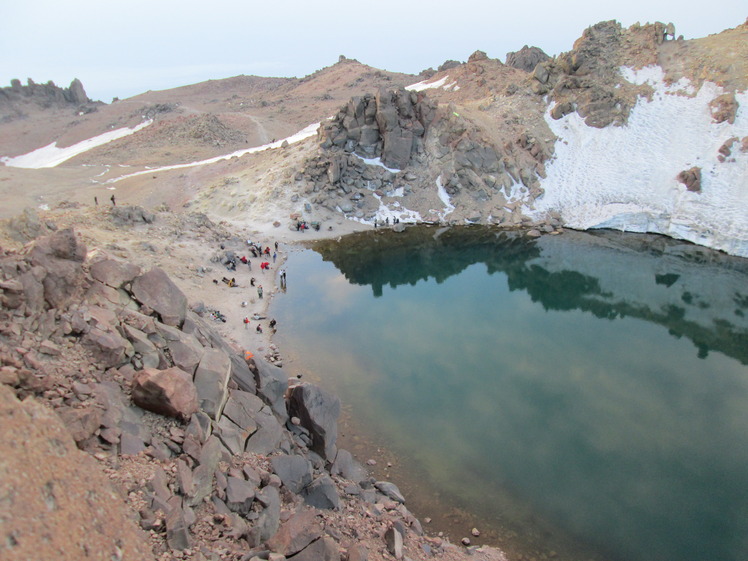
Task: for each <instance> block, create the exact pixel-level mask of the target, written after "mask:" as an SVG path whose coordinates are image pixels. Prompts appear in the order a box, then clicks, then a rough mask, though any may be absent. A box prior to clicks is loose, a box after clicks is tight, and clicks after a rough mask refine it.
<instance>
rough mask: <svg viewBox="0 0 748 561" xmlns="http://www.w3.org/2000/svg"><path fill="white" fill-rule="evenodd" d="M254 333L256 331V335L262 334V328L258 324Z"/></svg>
mask: <svg viewBox="0 0 748 561" xmlns="http://www.w3.org/2000/svg"><path fill="white" fill-rule="evenodd" d="M255 331H257V333H262V326H261V325H260V324H259V323H258V324H257V328H256V329H255Z"/></svg>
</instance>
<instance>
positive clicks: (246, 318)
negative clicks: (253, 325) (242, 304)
mask: <svg viewBox="0 0 748 561" xmlns="http://www.w3.org/2000/svg"><path fill="white" fill-rule="evenodd" d="M248 327H249V318H248V317H246V316H244V329H247V328H248Z"/></svg>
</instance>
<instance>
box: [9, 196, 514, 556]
mask: <svg viewBox="0 0 748 561" xmlns="http://www.w3.org/2000/svg"><path fill="white" fill-rule="evenodd" d="M5 226H6V227H5V230H4V235H5V239H4V240H3V241H2V242H1V243H0V245H2V249H0V271H2V273H1V278H0V382H2V384H0V419H1V420H0V427H2V428H0V457H2V458H3V461H2V464H0V471H2V477H1V478H0V498H1V500H0V531H1V533H2V536H3V539H2V540H0V557H2V558H3V559H9V560H15V559H19V560H20V559H29V558H35V559H52V558H55V559H162V560H170V559H196V560H218V559H227V560H244V561H250V560H255V559H273V560H276V561H281V560H283V559H295V560H298V561H303V560H320V559H329V560H338V559H348V560H364V559H369V560H379V559H392V558H395V559H403V558H405V559H432V558H437V559H446V560H453V561H456V560H459V559H466V558H467V557H470V558H471V559H486V560H500V559H505V556H504V555H503V554H502V553H501V552H500V551H499V550H496V549H493V548H488V547H476V546H470V545H469V544H467V543H466V544H463V545H453V544H451V543H450V542H449V541H448V540H446V539H443V538H442V537H439V536H430V535H428V534H427V533H426V532H424V529H423V526H422V524H421V522H419V520H418V519H417V518H416V517H415V516H414V515H413V514H412V513H411V512H410V511H409V510H408V507H407V501H406V498H405V497H403V496H402V494H401V493H400V490H399V489H398V488H397V486H396V484H395V483H393V482H390V481H383V480H377V479H376V478H373V477H371V476H370V474H369V473H367V470H366V469H365V468H364V467H363V466H362V464H361V463H360V462H359V461H358V460H357V459H356V458H354V457H353V455H352V454H351V453H350V452H348V451H346V450H344V449H342V448H339V447H338V445H337V432H338V416H339V412H340V402H339V400H338V399H337V397H335V396H334V395H332V394H330V393H329V392H327V391H325V390H324V389H322V388H320V387H318V386H316V385H314V384H311V383H309V382H307V381H304V380H301V379H299V378H296V377H295V376H293V375H292V374H291V373H289V372H286V371H285V370H283V368H281V367H280V365H281V364H282V360H281V359H280V356H281V355H280V353H279V352H278V349H277V348H275V347H274V346H273V344H272V339H271V335H272V329H271V327H270V325H269V319H270V318H267V315H266V314H267V306H268V303H269V301H270V299H272V296H273V294H274V293H275V292H276V290H278V287H279V284H278V278H279V277H278V274H277V273H278V269H279V268H280V267H281V264H282V261H283V259H284V258H285V255H286V254H287V251H288V250H289V249H290V248H291V247H293V242H294V241H295V240H298V239H300V235H299V234H298V232H292V231H291V230H288V229H287V228H284V227H279V228H277V229H276V230H274V231H272V232H257V231H252V230H249V229H247V230H246V231H240V232H237V231H235V229H229V227H228V225H227V224H214V223H212V222H211V221H210V220H208V219H207V217H205V216H204V215H197V214H191V215H190V214H188V215H177V214H173V213H170V212H168V211H166V210H162V211H160V212H156V213H155V214H153V213H149V212H146V211H143V210H142V209H139V208H137V207H123V208H109V209H99V208H95V209H86V208H65V207H64V205H63V206H62V207H61V208H58V209H56V210H54V211H51V212H49V213H48V214H47V215H45V216H43V217H39V216H38V215H36V214H35V213H34V212H26V213H25V214H24V215H23V216H21V217H18V218H16V219H14V220H11V221H9V222H8V224H6V225H5ZM325 226H326V227H325V228H323V229H321V231H320V232H319V233H318V235H320V236H334V235H341V234H343V233H346V232H347V231H350V230H351V229H354V228H357V227H361V226H360V225H357V224H356V223H352V222H343V221H342V220H341V222H339V223H335V224H329V225H328V224H326V225H325ZM331 227H332V228H331ZM314 234H316V233H313V232H308V233H307V234H303V235H305V236H307V237H306V238H305V239H310V238H311V236H313V235H314ZM248 240H249V241H251V242H252V243H255V244H257V245H259V246H261V247H270V248H271V249H270V251H271V255H272V253H273V252H277V255H276V258H275V259H273V258H272V257H270V258H269V259H268V261H270V263H271V266H270V269H269V270H260V266H259V265H260V259H254V258H251V257H250V263H251V267H252V268H251V270H250V268H249V266H248V265H245V264H243V263H241V261H240V262H238V264H237V270H236V271H229V270H228V269H227V268H226V266H225V263H226V261H227V259H231V258H232V257H237V258H238V257H241V256H242V255H249V245H248ZM276 242H277V243H278V246H277V249H276V246H275V244H276ZM223 277H227V278H233V279H234V280H235V281H236V285H237V286H236V287H230V286H229V285H228V284H226V283H224V282H223V281H222V278H223ZM252 277H254V278H255V286H254V287H252V286H251V285H250V280H251V278H252ZM259 284H262V285H263V294H262V296H260V294H259V292H258V291H257V290H256V289H257V285H259ZM244 317H248V318H250V323H249V324H245V323H244V322H243V318H244ZM258 326H260V328H261V329H262V331H261V332H260V331H259V330H258V329H257V327H258ZM279 328H282V326H279Z"/></svg>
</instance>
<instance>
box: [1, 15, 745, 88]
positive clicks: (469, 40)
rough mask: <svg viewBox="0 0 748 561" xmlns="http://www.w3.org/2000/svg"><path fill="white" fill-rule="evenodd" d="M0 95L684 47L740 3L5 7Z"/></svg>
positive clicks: (413, 69) (730, 18) (719, 24)
mask: <svg viewBox="0 0 748 561" xmlns="http://www.w3.org/2000/svg"><path fill="white" fill-rule="evenodd" d="M3 4H4V5H3V7H2V8H3V9H2V15H1V16H0V52H1V53H3V54H2V64H0V86H8V85H10V81H11V79H13V78H18V79H20V80H21V82H22V83H24V84H25V83H26V79H27V78H31V79H33V80H34V81H35V82H37V83H46V82H47V81H49V80H52V81H54V82H55V83H56V84H57V85H58V86H64V87H67V86H68V85H69V84H70V82H71V81H72V80H73V78H78V79H80V80H81V81H82V82H83V86H84V87H85V89H86V93H87V94H88V96H89V97H90V98H92V99H97V100H101V101H106V102H110V101H111V100H112V98H113V97H115V96H116V97H119V98H121V99H124V98H126V97H130V96H133V95H136V94H139V93H143V92H145V91H148V90H162V89H167V88H173V87H178V86H184V85H188V84H194V83H197V82H202V81H204V80H209V79H217V78H227V77H230V76H236V75H239V74H247V75H258V76H286V77H292V76H296V77H298V78H301V77H303V76H306V75H308V74H311V73H313V72H314V71H316V70H319V69H321V68H324V67H325V66H330V65H332V64H334V63H335V62H337V60H338V56H339V55H341V54H342V55H345V56H346V57H348V58H355V59H357V60H358V61H360V62H362V63H364V64H368V65H370V66H373V67H376V68H380V69H383V70H390V71H397V72H407V73H412V74H417V73H419V72H420V71H421V70H423V69H425V68H429V67H433V68H436V67H438V66H439V65H440V64H441V63H442V62H444V61H445V60H449V59H453V60H459V61H465V60H467V58H468V57H469V56H470V54H471V53H473V52H474V51H476V50H478V49H480V50H482V51H485V52H486V53H487V54H488V56H489V57H491V58H498V59H500V60H501V61H504V60H505V57H506V54H507V52H510V51H516V50H519V49H520V48H522V46H523V45H525V44H527V45H530V46H533V45H534V46H537V47H540V48H541V49H543V50H544V51H545V52H546V53H548V54H549V55H554V54H558V53H561V52H564V51H567V50H569V49H571V47H572V44H573V43H574V41H575V40H576V39H577V38H578V37H579V36H580V35H581V34H582V32H583V31H584V29H585V28H586V27H588V26H589V25H592V24H594V23H597V22H599V21H605V20H610V19H615V20H618V21H619V22H621V23H622V24H623V25H624V26H626V27H628V26H629V25H631V24H633V23H635V22H637V21H639V22H641V23H646V22H654V21H663V22H669V21H672V22H673V23H675V28H676V34H677V35H680V34H682V35H684V37H685V38H686V39H692V38H696V37H705V36H707V35H709V34H711V33H718V32H720V31H722V30H724V29H727V28H731V27H736V26H737V25H740V24H741V23H743V22H744V21H745V20H746V16H748V5H746V0H721V1H720V2H715V3H710V2H705V1H704V0H698V1H697V0H622V1H618V2H615V3H611V2H607V1H603V0H597V1H589V0H587V1H583V0H566V1H562V0H534V1H520V0H512V1H511V2H504V1H502V0H454V1H451V2H446V1H444V0H429V1H423V0H374V1H372V2H356V1H352V2H351V1H342V0H263V1H262V2H257V1H256V0H201V1H199V2H197V1H195V0H124V1H120V2H111V1H107V0H96V1H90V0H54V1H53V0H22V1H21V0H6V1H5V2H3Z"/></svg>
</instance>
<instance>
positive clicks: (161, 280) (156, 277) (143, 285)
mask: <svg viewBox="0 0 748 561" xmlns="http://www.w3.org/2000/svg"><path fill="white" fill-rule="evenodd" d="M132 294H133V296H134V297H135V299H136V300H137V301H138V302H140V304H142V305H144V306H147V307H148V308H150V309H151V310H153V311H155V312H156V313H157V314H158V315H159V316H160V317H161V321H162V322H163V323H165V324H166V325H170V326H177V327H178V326H180V325H182V323H183V322H184V318H185V315H186V313H187V297H186V296H185V295H184V293H183V292H182V291H181V290H180V289H179V288H178V287H177V285H175V284H174V282H173V281H172V280H171V279H170V278H169V277H168V276H167V274H166V273H165V272H164V271H163V270H162V269H159V268H157V267H156V268H153V269H151V270H150V271H148V272H146V273H143V274H142V275H140V276H138V277H136V278H135V280H134V281H133V282H132Z"/></svg>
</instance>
